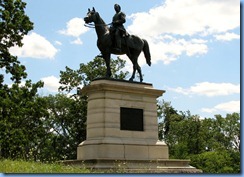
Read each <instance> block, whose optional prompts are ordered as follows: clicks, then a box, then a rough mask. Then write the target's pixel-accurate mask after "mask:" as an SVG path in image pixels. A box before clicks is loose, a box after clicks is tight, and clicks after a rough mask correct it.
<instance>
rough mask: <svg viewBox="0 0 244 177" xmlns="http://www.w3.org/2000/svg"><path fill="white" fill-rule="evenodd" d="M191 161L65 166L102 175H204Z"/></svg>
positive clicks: (103, 161)
mask: <svg viewBox="0 0 244 177" xmlns="http://www.w3.org/2000/svg"><path fill="white" fill-rule="evenodd" d="M189 162H190V160H177V159H176V160H175V159H159V160H152V161H148V160H110V159H94V160H67V161H62V163H63V164H65V165H72V166H80V167H82V168H87V169H91V170H92V172H95V173H96V172H97V173H99V172H101V173H114V172H116V173H202V170H199V169H196V168H195V167H192V166H190V165H189Z"/></svg>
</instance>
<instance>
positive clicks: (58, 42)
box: [55, 41, 63, 45]
mask: <svg viewBox="0 0 244 177" xmlns="http://www.w3.org/2000/svg"><path fill="white" fill-rule="evenodd" d="M55 44H56V45H63V44H62V42H60V41H55Z"/></svg>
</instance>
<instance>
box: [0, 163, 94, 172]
mask: <svg viewBox="0 0 244 177" xmlns="http://www.w3.org/2000/svg"><path fill="white" fill-rule="evenodd" d="M0 173H91V171H90V170H88V169H82V168H79V167H73V166H65V165H62V164H57V163H52V164H45V163H40V162H29V161H28V162H27V161H22V160H16V161H13V160H0Z"/></svg>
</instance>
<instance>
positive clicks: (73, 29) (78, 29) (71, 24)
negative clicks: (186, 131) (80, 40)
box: [59, 17, 89, 37]
mask: <svg viewBox="0 0 244 177" xmlns="http://www.w3.org/2000/svg"><path fill="white" fill-rule="evenodd" d="M84 24H85V22H84V20H83V19H82V18H77V17H76V18H72V19H71V20H70V21H68V22H67V24H66V29H63V30H60V31H59V33H60V34H64V35H67V36H73V37H79V36H80V35H81V34H84V33H86V32H87V31H88V30H89V28H86V27H85V26H84Z"/></svg>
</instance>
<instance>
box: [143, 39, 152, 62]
mask: <svg viewBox="0 0 244 177" xmlns="http://www.w3.org/2000/svg"><path fill="white" fill-rule="evenodd" d="M142 40H143V42H144V45H143V52H144V56H145V58H146V61H147V64H148V65H149V66H151V54H150V50H149V45H148V42H147V41H146V40H145V39H142Z"/></svg>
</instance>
